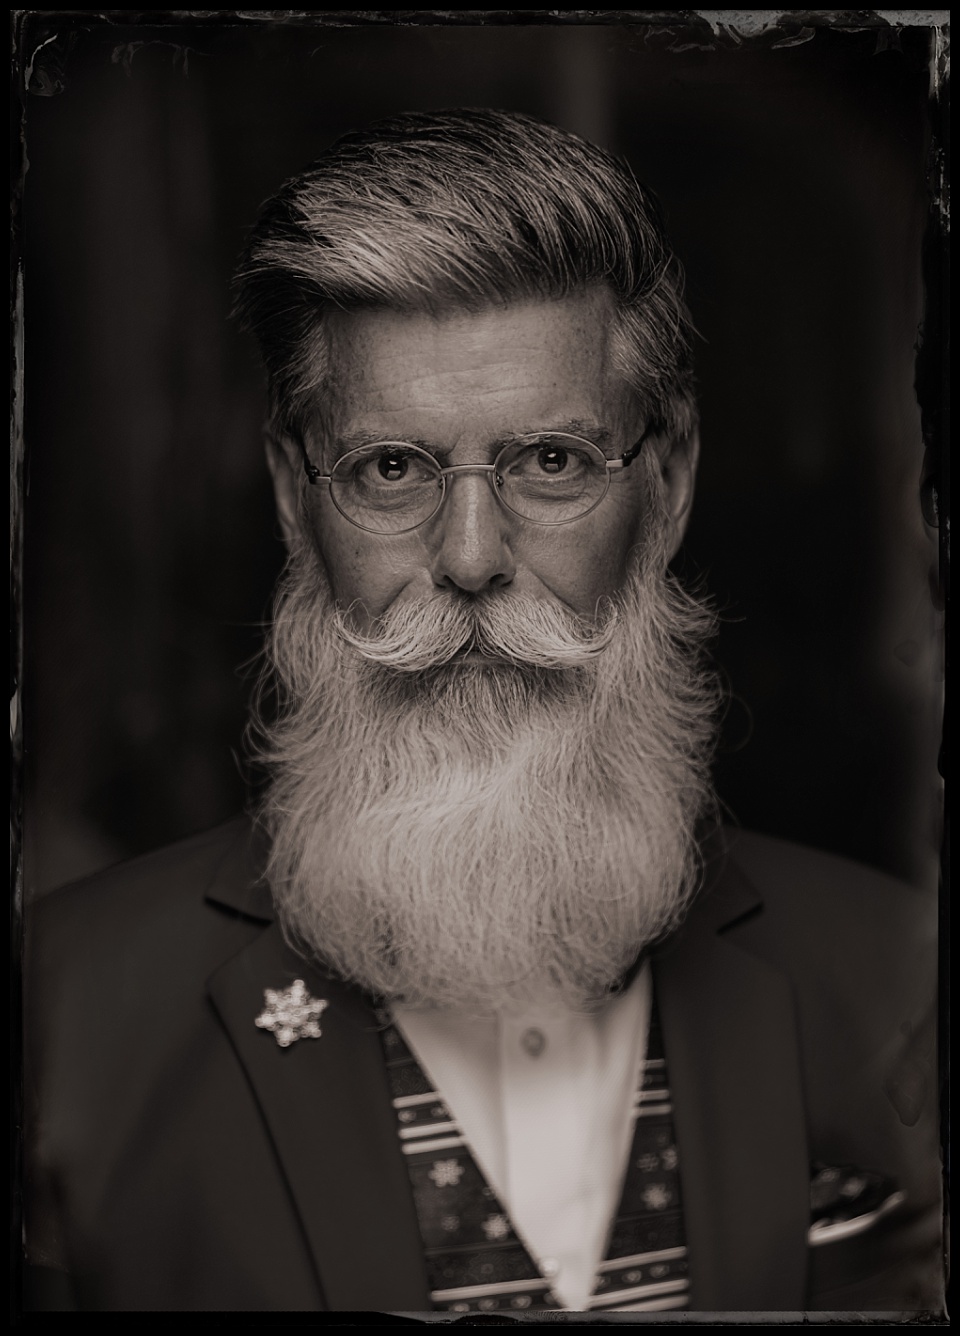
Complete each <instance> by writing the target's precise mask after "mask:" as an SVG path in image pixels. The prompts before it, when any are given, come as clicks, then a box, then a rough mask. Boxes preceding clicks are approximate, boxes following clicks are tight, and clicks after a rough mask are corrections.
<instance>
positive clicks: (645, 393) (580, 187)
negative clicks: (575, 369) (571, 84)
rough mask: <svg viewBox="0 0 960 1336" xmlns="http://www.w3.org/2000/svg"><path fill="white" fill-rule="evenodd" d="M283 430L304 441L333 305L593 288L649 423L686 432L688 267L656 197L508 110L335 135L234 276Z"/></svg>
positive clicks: (442, 115) (689, 412)
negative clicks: (610, 298)
mask: <svg viewBox="0 0 960 1336" xmlns="http://www.w3.org/2000/svg"><path fill="white" fill-rule="evenodd" d="M235 282H236V294H237V300H236V310H237V313H238V314H239V316H240V319H241V322H242V324H243V326H244V327H245V328H247V329H248V330H250V331H251V332H252V333H253V334H254V336H255V337H256V339H257V342H258V344H259V347H260V351H261V355H262V357H263V360H264V363H265V366H266V369H267V376H268V382H269V393H270V403H271V412H272V416H273V422H274V426H275V428H276V429H278V430H281V431H284V432H288V433H291V434H293V435H294V436H295V437H300V436H302V432H303V429H304V427H305V425H306V424H307V422H308V421H309V420H310V418H311V417H312V415H313V414H314V413H315V412H316V410H317V408H318V406H319V403H320V395H321V393H322V390H323V386H324V380H325V377H326V374H327V370H328V358H327V355H326V346H325V341H324V328H323V314H324V310H325V309H326V308H328V307H329V306H331V305H335V306H338V307H347V308H350V307H363V306H367V307H369V306H384V307H389V308H393V309H397V310H416V311H434V312H436V311H441V310H443V309H446V308H450V307H460V308H466V309H481V308H483V307H486V306H489V305H490V304H491V303H497V302H509V301H515V300H518V299H520V300H522V299H525V298H536V297H545V298H556V297H562V296H564V295H566V294H567V293H570V292H573V291H576V290H578V289H582V288H583V287H585V286H586V285H588V284H591V283H604V284H607V285H608V286H609V288H610V289H611V290H612V292H613V294H614V296H615V298H616V303H617V312H618V324H617V329H616V331H615V339H614V348H615V355H616V360H617V365H618V369H619V370H620V372H621V373H622V375H623V376H624V378H625V379H626V381H627V382H628V384H629V385H630V386H631V387H632V389H633V391H634V392H635V394H636V395H637V398H638V401H639V404H640V407H641V409H642V410H643V412H644V414H645V416H646V418H647V421H648V423H649V424H650V425H651V426H652V427H653V428H654V429H655V430H659V431H662V432H664V433H667V434H669V435H672V436H685V435H687V434H688V433H689V431H690V430H691V429H692V427H693V426H694V423H695V420H696V408H695V401H694V393H693V372H692V358H691V333H692V327H691V324H690V320H689V317H688V315H687V312H686V309H685V307H684V303H683V274H682V270H681V268H680V266H679V264H678V262H677V260H676V258H675V257H674V255H673V253H672V252H671V250H670V248H669V245H668V243H667V240H666V237H665V234H664V229H663V224H662V220H661V217H660V213H659V209H658V207H657V204H656V202H655V201H654V199H653V197H652V196H651V195H650V194H649V192H648V191H646V190H645V189H644V188H643V187H642V186H641V185H640V184H639V183H638V182H637V180H636V179H635V177H634V176H633V174H632V172H631V171H630V169H629V168H628V167H627V166H626V165H625V164H623V163H621V162H618V161H617V160H616V159H615V158H612V157H611V156H610V155H609V154H607V153H605V152H603V151H602V150H601V149H599V148H597V147H596V146H595V145H593V144H589V143H587V142H586V141H585V140H583V139H580V138H578V137H577V136H576V135H573V134H570V133H569V132H568V131H566V130H561V129H558V128H557V127H556V126H552V125H547V124H545V123H544V122H542V121H539V120H536V119H534V118H533V117H531V116H525V115H521V114H519V113H517V112H505V111H494V110H484V109H465V110H455V111H442V112H425V113H407V114H404V115H399V116H395V117H392V118H390V119H388V120H385V121H380V122H379V123H377V124H376V125H372V126H370V127H369V128H367V129H365V130H359V131H355V132H353V133H351V134H348V135H345V136H344V137H343V138H341V139H339V140H337V142H336V143H335V144H333V145H332V147H330V148H329V149H327V151H326V152H325V153H323V154H322V155H321V156H320V157H319V158H317V159H316V161H315V162H313V163H312V164H311V165H310V166H309V167H308V168H307V169H306V170H305V171H304V172H302V173H301V174H300V175H299V176H295V177H293V178H292V179H291V180H290V181H288V182H287V183H286V184H285V185H284V186H283V187H282V188H281V189H280V191H279V192H278V193H277V194H276V195H275V196H274V197H273V199H271V200H269V201H268V202H267V204H266V205H264V207H263V209H262V211H261V213H260V217H259V219H258V221H257V223H256V226H255V228H254V230H253V233H252V235H251V237H250V240H249V243H248V245H247V247H246V250H245V251H244V254H243V256H242V259H241V261H240V265H239V267H238V270H237V275H236V280H235Z"/></svg>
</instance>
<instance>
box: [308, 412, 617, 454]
mask: <svg viewBox="0 0 960 1336" xmlns="http://www.w3.org/2000/svg"><path fill="white" fill-rule="evenodd" d="M551 432H561V433H563V434H565V435H567V436H581V437H583V439H584V440H585V441H591V442H592V443H593V444H594V445H596V446H598V447H601V448H602V447H603V446H604V445H609V444H610V442H611V440H612V439H613V432H612V431H611V430H610V429H609V428H608V427H604V426H601V425H600V424H598V423H595V422H586V421H584V419H582V418H571V419H570V420H569V421H567V422H556V423H551V424H550V425H549V426H543V427H536V428H534V429H533V430H532V431H515V432H507V433H506V434H505V435H502V436H498V437H497V438H496V439H495V440H493V441H491V442H490V447H491V449H492V451H493V453H494V454H496V453H497V452H498V451H499V450H502V449H503V447H504V446H505V445H511V444H512V443H513V442H514V441H517V440H520V438H521V437H524V436H545V435H547V434H548V433H551ZM381 441H397V442H398V443H399V444H403V445H416V446H418V447H419V449H421V450H426V451H427V453H428V454H431V455H434V456H435V457H436V458H437V459H439V460H443V459H444V458H445V457H446V456H448V455H450V454H451V453H452V451H451V448H450V447H449V446H444V445H438V444H436V443H435V442H433V441H427V440H424V439H423V437H420V436H403V437H396V436H384V434H383V433H382V432H378V431H365V430H362V429H361V430H359V431H352V432H350V433H349V434H348V435H346V436H338V437H337V439H336V440H335V441H334V443H333V446H334V457H335V458H337V459H339V458H340V456H341V455H345V454H348V453H349V452H350V451H351V450H359V449H360V448H361V447H362V446H364V445H378V444H379V443H380V442H381Z"/></svg>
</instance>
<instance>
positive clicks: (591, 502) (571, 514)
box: [304, 431, 646, 534]
mask: <svg viewBox="0 0 960 1336" xmlns="http://www.w3.org/2000/svg"><path fill="white" fill-rule="evenodd" d="M645 439H646V438H645V436H644V437H641V439H640V440H639V441H638V442H637V443H636V445H634V446H633V448H632V449H630V450H626V451H624V453H623V454H622V455H620V457H619V458H618V459H607V457H606V455H605V454H604V453H603V451H602V450H601V449H600V448H599V446H596V445H594V444H593V442H592V441H586V440H584V439H583V438H582V437H580V436H571V435H569V434H568V433H567V432H562V431H541V432H536V433H534V434H533V435H529V436H521V437H519V438H517V439H516V440H514V441H511V442H510V444H509V445H505V446H504V447H503V449H502V450H501V451H500V453H499V454H498V455H497V457H496V459H495V460H494V461H493V463H492V464H455V465H453V466H452V467H450V468H443V467H441V465H440V463H439V461H438V460H436V459H434V457H433V455H431V454H428V452H427V451H426V450H421V448H420V447H419V446H418V445H410V444H409V443H408V442H406V441H376V442H375V443H374V444H372V445H362V446H360V447H359V448H358V449H356V450H348V451H347V452H346V454H344V455H341V456H340V458H339V459H338V460H337V462H336V463H335V464H334V466H333V468H332V469H331V471H330V472H329V473H321V472H320V470H319V469H318V468H317V467H316V465H315V464H312V463H311V462H310V460H309V459H308V458H307V457H306V451H304V465H305V467H306V472H307V477H308V479H309V481H310V482H311V483H320V482H325V483H327V484H328V486H329V488H330V499H331V500H332V501H333V504H334V505H335V506H336V508H337V509H338V510H339V511H340V513H341V515H343V516H345V518H346V519H348V520H349V521H350V522H351V524H355V525H356V526H357V528H358V529H365V530H366V531H367V532H368V533H377V534H400V533H408V532H409V531H410V530H411V529H417V528H419V527H420V525H421V524H426V523H427V521H428V520H430V519H432V518H433V516H434V515H436V513H437V511H438V510H439V509H440V507H441V506H442V505H443V499H444V496H445V495H446V491H447V480H448V479H450V478H453V477H455V476H456V475H457V474H458V473H485V474H486V475H487V477H488V479H489V481H490V486H491V488H492V489H493V494H494V496H495V497H496V498H497V500H498V501H499V502H500V503H501V504H502V505H503V506H505V507H506V509H507V510H509V511H511V512H512V513H513V514H514V515H517V516H519V517H520V519H523V520H529V521H530V522H531V523H533V524H547V525H553V524H569V523H570V521H571V520H581V519H583V517H584V516H585V515H589V514H590V512H591V511H592V510H595V509H596V507H597V506H599V504H600V502H601V501H602V500H603V498H604V497H605V496H606V494H607V489H608V488H609V486H610V475H611V473H614V472H616V471H618V470H620V469H625V468H627V467H628V465H630V464H632V463H633V461H634V459H636V457H637V455H638V454H639V453H640V449H641V447H642V445H643V443H644V440H645Z"/></svg>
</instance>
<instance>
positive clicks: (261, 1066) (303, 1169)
mask: <svg viewBox="0 0 960 1336" xmlns="http://www.w3.org/2000/svg"><path fill="white" fill-rule="evenodd" d="M294 979H303V981H304V983H305V984H306V986H307V989H308V990H309V992H310V994H311V995H312V996H313V997H314V998H324V999H326V1001H327V1002H328V1004H329V1005H328V1007H327V1009H326V1010H325V1011H324V1013H323V1015H322V1017H321V1020H320V1024H321V1028H322V1035H321V1037H320V1038H319V1039H301V1040H299V1041H297V1042H295V1043H294V1044H292V1045H291V1046H290V1047H289V1048H286V1049H284V1048H280V1047H279V1045H278V1044H277V1043H276V1041H275V1039H274V1037H273V1035H272V1034H271V1033H270V1032H269V1031H266V1030H261V1029H258V1028H257V1027H256V1026H255V1025H254V1018H255V1017H256V1016H258V1015H259V1014H260V1012H261V1011H262V1010H263V1006H264V989H265V988H286V987H287V986H288V985H289V984H291V983H292V982H293V980H294ZM208 987H209V992H210V995H211V997H212V999H213V1002H214V1005H215V1006H216V1008H217V1011H218V1012H219V1014H220V1017H221V1019H222V1021H223V1023H224V1025H225V1026H226V1028H227V1031H228V1032H229V1034H230V1038H231V1040H232V1041H233V1045H234V1047H235V1049H236V1052H237V1055H238V1057H239V1059H240V1061H241V1063H242V1064H243V1066H244V1068H245V1069H246V1072H247V1076H248V1077H249V1080H250V1082H251V1085H252V1086H253V1089H254V1091H255V1093H256V1097H257V1099H258V1101H259V1104H260V1108H261V1110H262V1113H263V1116H264V1119H265V1120H266V1122H267V1125H268V1127H269V1129H270V1133H271V1136H272V1138H273V1142H274V1145H275V1147H276V1151H277V1155H278V1158H279V1160H280V1163H281V1165H282V1167H283V1172H284V1174H285V1176H286V1180H287V1184H288V1186H289V1189H290V1193H291V1196H292V1197H293V1200H294V1202H295V1203H296V1208H297V1211H298V1213H299V1216H300V1220H301V1223H302V1226H303V1229H304V1233H305V1234H306V1237H307V1240H308V1243H309V1246H310V1250H311V1253H312V1255H313V1259H314V1263H315V1265H316V1268H317V1273H318V1276H319V1280H320V1286H321V1289H322V1291H323V1295H324V1300H325V1302H326V1304H327V1306H328V1308H330V1309H332V1310H334V1311H350V1310H358V1309H361V1310H368V1311H378V1310H379V1311H384V1310H390V1309H393V1310H400V1311H404V1310H406V1311H421V1310H424V1309H428V1308H429V1307H430V1300H429V1294H428V1287H427V1280H426V1275H425V1271H424V1262H423V1255H422V1250H421V1247H420V1231H419V1228H418V1225H417V1218H416V1214H415V1211H414V1206H413V1201H412V1197H411V1191H410V1185H409V1179H408V1177H407V1173H406V1167H405V1165H404V1164H403V1157H402V1155H401V1153H400V1150H399V1145H398V1141H397V1133H396V1123H395V1121H394V1114H393V1109H392V1106H391V1103H390V1093H389V1089H388V1086H387V1081H386V1073H385V1068H384V1064H383V1059H382V1055H381V1049H380V1039H379V1036H378V1034H377V1028H376V1021H375V1018H374V1016H373V1014H372V1012H371V1011H370V1009H369V1008H368V1007H367V1005H366V1004H365V1003H364V1001H363V1000H362V997H361V995H360V994H359V993H358V992H357V991H356V990H355V989H351V988H348V987H346V986H345V985H343V984H341V983H339V982H337V981H336V980H334V979H332V978H330V977H328V976H327V975H325V974H323V973H322V972H320V971H319V970H317V969H314V968H313V967H311V966H310V965H309V964H307V963H306V962H305V961H304V960H302V959H301V958H300V957H299V956H298V955H296V954H295V953H294V952H293V951H292V950H291V949H290V948H289V947H288V946H287V945H286V944H285V943H284V941H283V938H282V936H281V934H280V931H279V929H278V928H277V927H276V926H275V925H274V926H271V927H269V928H267V929H266V930H265V931H264V932H263V933H262V934H261V935H260V936H259V937H258V938H257V939H256V940H255V941H254V942H253V943H252V944H251V946H249V947H248V948H247V949H246V950H244V951H242V952H241V953H240V954H239V955H238V956H236V957H235V958H234V959H233V960H231V961H229V962H228V963H227V964H226V965H224V966H223V967H221V968H220V969H219V970H218V971H217V972H216V974H214V975H213V976H212V978H211V979H210V981H209V985H208Z"/></svg>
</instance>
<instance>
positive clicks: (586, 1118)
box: [393, 964, 652, 1312]
mask: <svg viewBox="0 0 960 1336" xmlns="http://www.w3.org/2000/svg"><path fill="white" fill-rule="evenodd" d="M651 997H652V984H651V976H650V966H649V964H647V965H644V967H643V968H642V969H641V970H640V971H639V972H638V974H637V977H636V978H635V979H634V980H633V982H632V983H631V985H630V987H629V988H627V989H626V990H625V991H624V992H623V993H622V994H620V995H619V996H617V997H615V998H613V999H612V1000H611V1001H610V1002H609V1003H608V1004H607V1005H606V1007H605V1008H604V1009H603V1010H602V1011H600V1012H598V1013H596V1014H594V1015H590V1016H583V1015H576V1014H573V1013H570V1012H560V1011H557V1010H547V1009H543V1010H538V1009H535V1008H534V1009H531V1010H529V1011H525V1012H524V1013H523V1014H522V1015H521V1014H511V1015H510V1016H505V1017H502V1018H501V1019H499V1020H476V1019H475V1018H472V1017H468V1016H463V1015H455V1014H451V1013H448V1012H444V1013H439V1012H426V1011H413V1010H411V1009H410V1008H408V1007H405V1006H402V1005H398V1006H395V1007H394V1008H393V1018H394V1020H395V1022H396V1024H397V1026H398V1028H399V1029H400V1032H401V1033H402V1035H403V1037H404V1039H405V1040H406V1042H407V1044H408V1045H409V1047H410V1049H411V1051H412V1052H413V1053H414V1055H415V1056H416V1058H417V1060H418V1062H419V1063H420V1065H421V1067H422V1068H423V1069H424V1071H425V1072H426V1073H427V1074H428V1076H429V1077H430V1079H431V1080H432V1081H433V1083H434V1085H435V1087H436V1089H437V1090H438V1091H439V1093H440V1094H441V1095H442V1097H443V1100H444V1103H445V1104H446V1105H447V1107H448V1108H449V1109H450V1112H451V1114H452V1115H453V1117H454V1118H455V1119H456V1121H457V1122H458V1123H459V1124H460V1127H461V1129H462V1131H463V1134H464V1136H465V1137H466V1140H467V1144H468V1145H469V1147H470V1149H471V1151H472V1152H473V1155H474V1158H475V1159H476V1161H477V1163H478V1165H479V1166H480V1168H481V1170H482V1171H483V1174H484V1176H485V1177H486V1179H487V1181H488V1183H489V1184H490V1186H491V1187H492V1188H493V1189H494V1191H495V1192H496V1194H497V1196H498V1197H499V1199H500V1202H501V1204H502V1205H503V1207H504V1208H505V1209H506V1211H507V1212H508V1213H509V1215H510V1219H511V1222H512V1223H513V1226H514V1229H515V1230H516V1232H517V1234H518V1235H519V1236H520V1238H521V1239H522V1240H523V1242H524V1243H525V1244H526V1246H527V1249H528V1251H529V1252H530V1254H531V1256H532V1257H533V1258H534V1260H535V1261H536V1262H537V1263H538V1264H539V1266H540V1267H541V1270H542V1273H543V1274H544V1275H545V1276H549V1278H550V1282H551V1288H552V1289H553V1292H554V1294H555V1295H556V1296H557V1298H558V1300H559V1301H560V1302H561V1303H562V1304H563V1305H564V1307H565V1308H567V1309H570V1310H572V1311H574V1312H581V1311H583V1310H584V1309H585V1308H586V1300H587V1298H588V1296H589V1295H590V1294H591V1292H592V1290H593V1286H594V1282H595V1280H596V1272H597V1264H598V1263H599V1262H600V1261H601V1260H602V1258H603V1254H604V1251H605V1249H606V1246H607V1239H608V1235H609V1231H610V1226H611V1224H612V1223H613V1219H614V1214H615V1212H616V1209H617V1206H618V1204H619V1199H620V1192H621V1189H622V1186H623V1178H624V1174H625V1172H626V1162H627V1155H628V1153H629V1150H630V1142H631V1139H632V1134H633V1123H632V1120H631V1116H630V1111H631V1107H632V1104H633V1094H634V1091H635V1090H636V1089H637V1085H638V1082H639V1079H640V1074H641V1066H642V1063H643V1062H644V1059H645V1056H646V1048H647V1034H648V1030H649V1025H650V1005H651Z"/></svg>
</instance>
